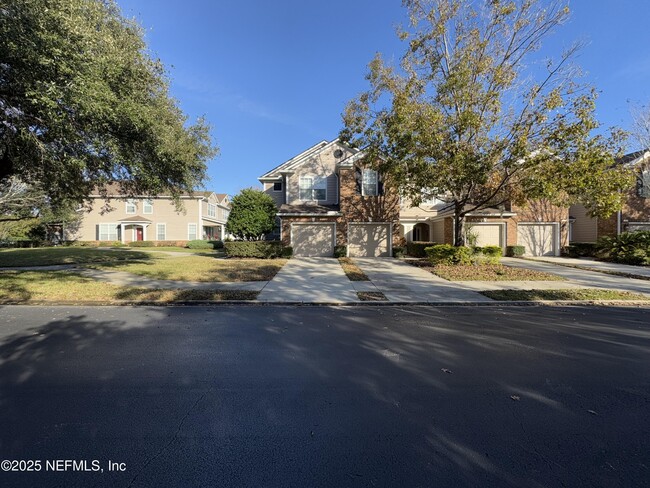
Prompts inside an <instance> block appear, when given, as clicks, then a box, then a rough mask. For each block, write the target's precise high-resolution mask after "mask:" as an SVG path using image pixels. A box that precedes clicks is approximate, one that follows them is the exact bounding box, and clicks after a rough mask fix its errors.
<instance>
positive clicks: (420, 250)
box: [406, 241, 438, 258]
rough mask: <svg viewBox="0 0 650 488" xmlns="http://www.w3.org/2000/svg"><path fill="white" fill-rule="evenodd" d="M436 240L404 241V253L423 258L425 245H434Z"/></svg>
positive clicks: (425, 254)
mask: <svg viewBox="0 0 650 488" xmlns="http://www.w3.org/2000/svg"><path fill="white" fill-rule="evenodd" d="M436 244H438V243H437V242H425V241H413V242H407V243H406V254H408V255H409V256H413V257H414V258H425V257H426V256H427V253H426V251H425V249H426V248H427V247H431V246H435V245H436Z"/></svg>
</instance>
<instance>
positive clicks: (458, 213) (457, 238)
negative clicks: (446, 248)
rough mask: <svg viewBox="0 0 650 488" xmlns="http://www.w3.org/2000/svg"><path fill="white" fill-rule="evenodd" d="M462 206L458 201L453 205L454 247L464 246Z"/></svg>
mask: <svg viewBox="0 0 650 488" xmlns="http://www.w3.org/2000/svg"><path fill="white" fill-rule="evenodd" d="M463 207H464V205H463V204H462V203H460V202H458V201H456V202H455V203H454V246H456V247H461V246H464V245H465V214H464V213H463V211H462V210H463Z"/></svg>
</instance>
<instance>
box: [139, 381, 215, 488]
mask: <svg viewBox="0 0 650 488" xmlns="http://www.w3.org/2000/svg"><path fill="white" fill-rule="evenodd" d="M204 398H205V393H203V394H202V395H201V396H200V397H199V398H198V399H197V400H196V401H195V402H194V403H193V404H192V405H191V406H190V408H188V409H187V412H186V413H185V415H184V416H183V418H182V419H181V420H180V422H179V423H178V426H177V427H176V431H175V432H174V435H173V436H172V437H171V439H170V440H169V442H167V443H166V444H165V445H164V446H162V447H161V448H160V449H159V450H158V451H157V452H156V453H155V454H154V455H153V456H151V457H150V458H149V459H147V460H146V461H145V462H144V464H143V465H142V467H141V468H140V469H139V470H138V472H137V473H136V474H135V476H133V478H132V479H131V481H130V483H129V484H128V486H127V488H131V487H132V486H133V483H135V481H136V480H137V479H138V476H140V474H142V472H143V471H144V470H145V469H147V467H148V466H149V465H150V464H151V463H152V462H154V461H155V460H156V459H158V458H159V457H160V456H162V454H163V453H164V452H165V451H166V450H167V449H168V448H169V447H170V446H171V445H172V444H173V443H174V441H176V439H177V438H178V434H179V433H180V431H181V429H182V428H183V424H184V423H185V421H186V420H187V418H188V417H189V416H190V414H191V413H192V410H194V409H195V408H196V406H197V405H198V404H199V402H200V401H201V400H203V399H204Z"/></svg>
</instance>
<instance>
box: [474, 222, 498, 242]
mask: <svg viewBox="0 0 650 488" xmlns="http://www.w3.org/2000/svg"><path fill="white" fill-rule="evenodd" d="M469 232H470V233H471V234H474V235H476V245H477V246H480V247H483V246H499V247H503V224H471V227H470V230H469Z"/></svg>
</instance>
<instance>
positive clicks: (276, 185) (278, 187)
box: [273, 181, 282, 191]
mask: <svg viewBox="0 0 650 488" xmlns="http://www.w3.org/2000/svg"><path fill="white" fill-rule="evenodd" d="M273 191H282V182H281V181H276V182H275V183H273Z"/></svg>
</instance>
